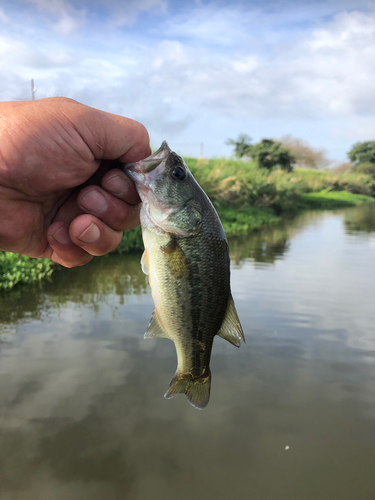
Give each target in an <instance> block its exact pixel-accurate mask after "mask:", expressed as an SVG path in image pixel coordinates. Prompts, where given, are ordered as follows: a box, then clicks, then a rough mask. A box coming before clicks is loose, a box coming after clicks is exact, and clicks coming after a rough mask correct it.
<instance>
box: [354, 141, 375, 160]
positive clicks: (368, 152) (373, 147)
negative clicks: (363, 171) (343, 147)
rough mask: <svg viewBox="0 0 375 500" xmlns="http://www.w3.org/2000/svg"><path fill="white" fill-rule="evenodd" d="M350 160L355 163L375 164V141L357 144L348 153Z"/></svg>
mask: <svg viewBox="0 0 375 500" xmlns="http://www.w3.org/2000/svg"><path fill="white" fill-rule="evenodd" d="M348 158H349V160H350V161H352V162H354V163H357V164H358V163H366V162H369V163H375V141H366V142H356V143H355V144H354V145H353V147H352V149H351V150H350V151H349V152H348Z"/></svg>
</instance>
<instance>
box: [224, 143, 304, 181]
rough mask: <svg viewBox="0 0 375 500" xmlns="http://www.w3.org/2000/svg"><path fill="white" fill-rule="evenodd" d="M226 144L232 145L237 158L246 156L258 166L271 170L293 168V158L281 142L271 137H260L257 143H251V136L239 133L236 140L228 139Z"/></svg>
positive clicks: (288, 169) (289, 169) (290, 169)
mask: <svg viewBox="0 0 375 500" xmlns="http://www.w3.org/2000/svg"><path fill="white" fill-rule="evenodd" d="M227 144H232V145H233V146H234V154H235V155H236V157H237V158H242V157H243V156H248V157H249V158H252V159H253V160H254V161H255V162H256V164H257V165H258V167H259V168H266V169H267V170H272V169H273V168H276V167H280V168H281V169H282V170H285V171H286V172H291V171H292V170H293V163H295V158H294V156H293V155H292V153H291V152H290V151H289V150H288V149H287V148H285V147H284V146H283V145H282V143H281V142H277V141H274V140H273V139H262V140H261V141H260V142H258V143H257V144H251V138H250V137H249V136H248V135H246V134H241V135H240V136H239V137H238V139H237V141H235V140H233V139H228V140H227Z"/></svg>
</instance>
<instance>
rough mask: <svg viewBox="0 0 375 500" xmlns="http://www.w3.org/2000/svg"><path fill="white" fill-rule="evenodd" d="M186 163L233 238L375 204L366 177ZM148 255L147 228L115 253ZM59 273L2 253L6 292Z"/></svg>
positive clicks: (222, 162)
mask: <svg viewBox="0 0 375 500" xmlns="http://www.w3.org/2000/svg"><path fill="white" fill-rule="evenodd" d="M185 161H186V163H187V164H188V166H189V168H190V170H191V171H192V173H193V175H194V176H195V178H196V179H197V181H198V182H199V184H200V185H201V186H202V188H203V189H204V191H205V192H206V193H207V195H208V196H209V198H210V199H211V200H212V202H213V204H214V205H215V207H216V209H217V210H218V212H219V215H220V217H221V219H222V222H223V225H224V228H225V230H226V232H227V234H228V236H233V235H236V234H244V233H248V232H250V231H254V230H256V229H259V228H261V227H263V226H265V225H270V224H276V223H277V222H279V221H280V217H279V216H280V215H283V214H286V213H293V212H296V211H298V210H300V209H302V208H306V207H315V208H336V207H340V206H349V205H354V204H357V203H360V202H361V203H363V202H368V201H373V198H372V197H375V179H374V178H373V177H371V176H370V175H366V174H365V173H359V172H353V173H344V174H337V173H334V172H330V171H328V170H325V171H319V170H307V169H306V170H303V169H295V170H293V172H291V173H287V172H285V171H283V170H281V169H278V170H273V171H269V170H268V169H265V168H259V167H258V165H257V163H256V162H255V161H254V160H253V161H247V162H244V161H239V160H233V159H230V160H227V159H211V160H197V159H195V158H186V159H185ZM358 167H359V166H358ZM356 168H357V167H356ZM353 195H365V196H353ZM142 250H143V242H142V235H141V228H140V227H137V228H135V229H131V230H129V231H125V232H124V236H123V239H122V241H121V243H120V245H119V247H118V248H117V249H116V250H114V252H113V253H117V254H129V253H130V252H133V251H137V252H140V251H142ZM58 268H59V266H58V265H57V264H54V263H53V262H51V261H50V260H48V259H30V258H29V257H25V256H23V255H18V254H13V253H10V252H0V291H6V290H9V289H10V288H12V287H14V286H15V285H16V284H18V283H31V282H33V281H37V280H40V279H42V278H44V277H46V276H50V275H51V274H52V272H53V270H54V269H58ZM70 272H71V271H70Z"/></svg>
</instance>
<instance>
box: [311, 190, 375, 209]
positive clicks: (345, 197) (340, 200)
mask: <svg viewBox="0 0 375 500" xmlns="http://www.w3.org/2000/svg"><path fill="white" fill-rule="evenodd" d="M302 201H303V202H304V203H305V204H306V207H307V208H324V209H330V208H345V207H353V206H355V205H361V204H362V203H371V202H372V203H373V202H375V198H372V197H370V196H366V195H363V194H353V193H349V192H348V191H327V190H322V191H319V192H318V193H304V194H302Z"/></svg>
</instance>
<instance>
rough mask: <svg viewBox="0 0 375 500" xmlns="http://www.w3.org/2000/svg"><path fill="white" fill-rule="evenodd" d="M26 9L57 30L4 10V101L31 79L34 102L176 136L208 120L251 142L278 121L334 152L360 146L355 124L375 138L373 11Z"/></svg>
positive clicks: (112, 1) (137, 5)
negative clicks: (123, 119) (92, 109)
mask: <svg viewBox="0 0 375 500" xmlns="http://www.w3.org/2000/svg"><path fill="white" fill-rule="evenodd" d="M28 1H29V2H32V5H34V6H35V7H37V9H38V12H39V14H40V15H41V16H42V15H45V16H49V17H50V19H52V22H50V23H49V24H48V23H41V21H40V19H39V18H37V22H35V23H34V24H33V23H31V22H30V18H27V21H28V22H25V19H26V18H22V16H21V14H15V15H14V13H12V12H11V11H10V10H9V11H8V10H4V12H3V14H4V15H5V16H6V17H8V18H10V14H12V26H7V29H6V30H5V29H4V30H3V33H2V35H1V37H0V54H1V62H0V68H1V71H2V74H5V75H6V78H5V79H3V81H2V82H1V83H0V93H1V89H4V90H3V92H4V93H3V96H4V97H3V98H8V97H9V95H10V93H14V94H15V95H16V96H18V91H17V90H14V89H11V91H9V87H10V86H12V85H15V83H14V82H16V81H18V80H19V81H20V80H21V79H23V80H24V81H26V80H27V78H31V77H33V78H35V79H36V85H37V87H38V89H39V90H38V92H37V96H38V97H44V96H48V95H57V94H65V95H68V96H70V97H74V98H77V99H80V100H83V102H85V103H87V104H90V105H93V106H97V107H102V108H104V109H107V110H109V111H112V112H115V113H116V112H118V113H124V114H127V115H129V116H132V117H134V118H139V119H142V120H143V121H144V122H145V123H146V125H147V126H148V127H149V128H150V129H151V133H153V130H155V131H156V132H157V133H160V131H163V130H164V131H165V132H164V133H165V134H167V133H168V134H171V135H174V136H175V137H177V136H178V135H179V134H180V135H181V134H182V133H184V132H188V133H189V134H194V130H193V129H194V127H192V126H190V124H191V123H193V122H194V121H195V124H196V126H195V130H198V129H199V122H200V120H203V117H205V118H204V119H205V120H206V123H208V124H209V126H205V127H204V131H205V133H207V134H208V133H209V130H211V129H212V130H214V129H215V127H217V126H218V125H217V124H218V123H219V122H220V127H221V129H222V130H223V129H224V128H225V127H227V128H228V129H230V130H229V131H227V132H225V130H224V131H222V132H221V133H222V134H225V137H228V136H233V135H235V133H236V131H237V130H238V131H241V128H242V131H247V132H249V133H250V135H252V136H253V137H254V132H252V130H251V128H250V127H254V123H256V128H257V130H262V126H261V123H264V124H266V123H267V124H268V125H267V126H269V127H270V126H271V125H275V124H277V123H278V124H279V125H278V127H279V128H275V127H274V128H273V129H272V130H271V129H270V132H269V136H281V135H284V134H286V133H292V134H293V135H297V136H298V131H299V130H302V129H305V130H306V131H307V133H310V134H319V133H320V137H321V140H322V141H329V140H331V139H332V140H335V141H336V143H337V144H339V143H341V144H344V141H346V140H349V141H352V139H351V138H352V137H353V136H354V135H355V136H356V137H355V140H360V137H358V133H356V132H355V130H353V129H354V127H353V126H351V124H352V123H359V124H361V123H362V124H363V126H361V127H360V129H361V130H365V129H366V127H369V128H367V130H370V131H371V133H372V131H373V130H374V124H375V118H373V114H374V112H375V86H374V85H373V82H374V81H375V14H374V12H373V11H371V12H368V11H367V12H366V11H362V12H359V11H354V12H350V11H348V12H341V13H338V14H336V15H335V16H333V17H331V18H329V19H330V20H329V21H327V18H319V19H318V18H317V17H316V16H317V14H316V12H317V10H318V7H319V8H320V6H321V5H322V4H321V3H319V2H317V3H314V4H311V5H310V4H309V5H308V6H305V7H304V6H299V7H298V8H296V9H295V10H293V11H287V12H283V11H281V10H279V11H277V9H276V10H275V9H274V10H273V11H272V12H271V11H268V12H267V11H266V10H263V11H262V10H260V9H252V8H250V7H249V6H248V5H247V6H246V7H244V6H242V7H241V6H240V5H232V4H231V6H228V5H227V6H226V7H222V8H219V7H218V6H217V5H216V4H205V5H200V4H199V3H195V5H194V4H193V5H190V7H188V8H187V7H186V8H185V10H184V11H183V13H181V12H182V11H181V10H180V11H179V13H178V14H176V12H177V11H175V10H173V4H172V3H167V1H166V0H141V1H135V0H131V1H130V0H129V1H128V2H126V5H125V4H124V2H120V1H119V0H109V1H108V2H107V3H106V4H103V3H102V2H101V1H100V0H98V1H95V0H93V1H92V3H91V4H90V8H88V4H86V3H85V2H82V3H81V4H80V6H79V8H78V7H76V4H74V3H73V2H68V1H66V0H53V1H52V2H49V1H47V0H28ZM318 4H319V5H318ZM330 5H331V6H332V5H334V2H333V3H332V4H330ZM189 9H190V10H189ZM309 9H310V10H309ZM146 12H147V13H149V14H150V15H149V16H146V17H139V15H140V13H146ZM311 12H313V14H311ZM327 12H328V11H327V10H324V9H323V10H322V15H325V14H327ZM0 15H1V14H0ZM28 15H30V13H29V14H28ZM151 15H152V17H151ZM17 16H21V17H17ZM100 16H101V19H100V20H101V22H100V23H98V22H97V19H99V17H100ZM309 16H310V17H309ZM314 16H315V17H314ZM137 20H138V22H139V24H137ZM140 20H141V21H140ZM132 25H133V27H132ZM19 26H24V27H25V28H24V31H21V30H20V29H19ZM67 35H69V36H67ZM19 85H21V84H20V83H19ZM6 86H8V90H6ZM14 94H13V95H14ZM0 95H1V94H0ZM28 96H29V90H28V89H26V87H25V97H28ZM364 117H367V118H366V120H365V121H364ZM306 123H309V124H310V132H308V127H307V126H306V127H305V125H304V124H306ZM314 123H315V124H314ZM318 124H319V125H318ZM243 127H248V129H245V128H243ZM317 127H318V128H319V130H320V132H319V131H318V129H317ZM233 129H234V130H235V132H233ZM294 130H297V133H296V132H294ZM327 131H328V133H327ZM212 133H213V132H212ZM215 133H216V132H215ZM262 133H263V132H262ZM303 138H305V139H308V140H310V141H311V137H309V136H306V137H303ZM194 140H196V139H194ZM316 140H318V135H317V136H316ZM191 141H192V139H191V138H190V139H189V138H185V139H184V142H191ZM214 141H221V142H224V141H223V140H222V138H221V137H218V136H217V137H215V138H212V142H214ZM312 142H313V143H314V142H315V144H316V146H317V147H326V148H328V149H330V147H329V144H327V142H322V143H320V144H319V142H318V143H316V141H314V140H312ZM335 147H336V146H335ZM342 148H343V146H342ZM346 150H347V148H346Z"/></svg>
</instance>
